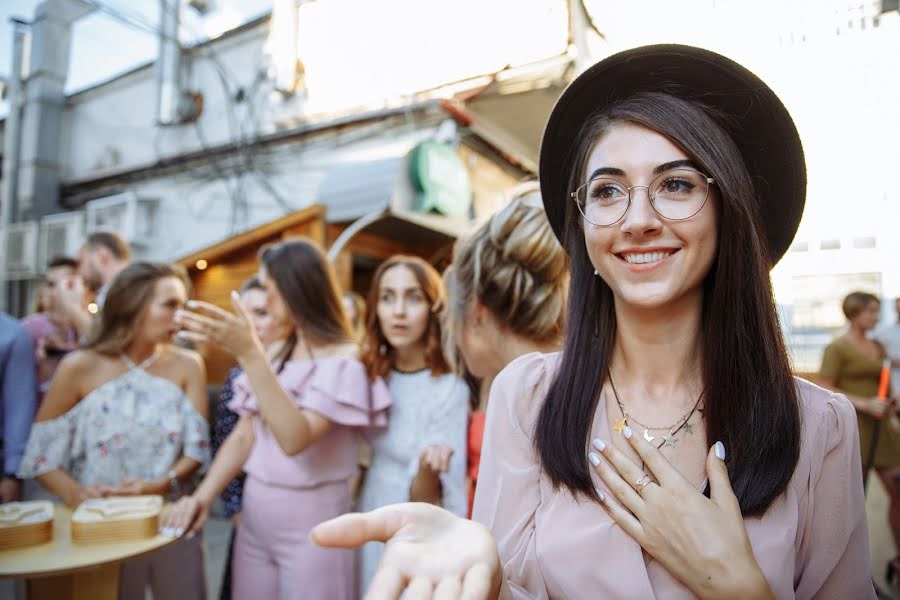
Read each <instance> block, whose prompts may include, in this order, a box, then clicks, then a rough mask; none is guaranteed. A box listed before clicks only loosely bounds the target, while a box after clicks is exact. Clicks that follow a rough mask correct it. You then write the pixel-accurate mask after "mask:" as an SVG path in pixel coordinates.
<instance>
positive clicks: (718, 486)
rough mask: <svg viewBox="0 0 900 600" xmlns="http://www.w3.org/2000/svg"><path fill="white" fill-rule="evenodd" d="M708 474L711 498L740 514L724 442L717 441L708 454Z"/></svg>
mask: <svg viewBox="0 0 900 600" xmlns="http://www.w3.org/2000/svg"><path fill="white" fill-rule="evenodd" d="M706 476H707V478H709V498H710V500H712V501H713V502H715V503H716V504H718V505H719V506H720V507H722V508H725V509H728V510H730V511H731V512H732V513H736V514H740V513H741V505H740V502H738V499H737V496H735V495H734V490H733V489H732V488H731V479H730V478H729V477H728V467H727V466H726V465H725V444H723V443H722V442H716V443H715V444H713V446H712V448H710V449H709V454H707V456H706Z"/></svg>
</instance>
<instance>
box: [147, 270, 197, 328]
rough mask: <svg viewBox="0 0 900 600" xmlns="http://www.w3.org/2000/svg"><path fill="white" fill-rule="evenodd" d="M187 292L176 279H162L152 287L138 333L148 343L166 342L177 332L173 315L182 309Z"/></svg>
mask: <svg viewBox="0 0 900 600" xmlns="http://www.w3.org/2000/svg"><path fill="white" fill-rule="evenodd" d="M186 301H187V292H186V291H185V289H184V284H183V283H182V282H181V280H180V279H178V278H177V277H163V278H162V279H159V280H157V282H156V283H155V284H154V287H153V294H152V296H151V297H150V302H149V303H148V305H147V307H146V308H145V309H144V315H143V318H142V319H141V325H140V329H139V331H140V332H141V336H140V337H141V338H142V339H144V340H146V341H148V342H150V343H155V344H156V343H160V342H168V341H169V340H171V339H172V337H173V336H174V335H175V334H176V333H177V332H178V330H179V328H180V326H179V325H178V324H177V323H176V322H175V313H176V311H178V310H179V309H181V308H184V303H185V302H186Z"/></svg>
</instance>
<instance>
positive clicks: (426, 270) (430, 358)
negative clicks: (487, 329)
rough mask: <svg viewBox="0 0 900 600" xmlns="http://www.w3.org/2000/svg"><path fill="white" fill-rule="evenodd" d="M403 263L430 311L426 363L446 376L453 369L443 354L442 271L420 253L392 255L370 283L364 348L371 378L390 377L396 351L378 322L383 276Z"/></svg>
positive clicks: (444, 302)
mask: <svg viewBox="0 0 900 600" xmlns="http://www.w3.org/2000/svg"><path fill="white" fill-rule="evenodd" d="M397 266H401V267H406V268H407V269H409V270H410V271H411V272H412V274H413V276H414V277H415V278H416V281H417V282H418V284H419V287H420V288H422V293H423V294H424V295H425V299H426V301H427V302H428V305H429V306H430V307H431V311H430V312H429V313H428V325H427V326H426V327H425V333H424V336H423V337H424V338H425V364H426V365H427V366H428V368H429V369H430V370H431V374H432V376H435V377H437V376H438V375H444V374H446V373H449V372H450V366H449V365H448V364H447V359H446V358H445V357H444V350H443V347H442V346H441V319H440V312H441V310H442V309H443V307H444V305H445V304H446V302H447V299H446V296H445V294H444V283H443V281H442V280H441V276H440V274H438V272H437V271H436V270H435V268H434V267H432V266H431V265H430V264H428V263H427V262H425V261H424V260H422V259H421V258H419V257H418V256H405V255H396V256H392V257H390V258H389V259H387V260H386V261H384V262H383V263H381V264H380V265H379V266H378V269H376V270H375V275H374V276H373V277H372V284H371V285H370V286H369V294H368V298H367V299H366V340H365V345H364V350H363V359H362V362H363V364H365V365H366V370H367V371H368V373H369V376H370V377H373V378H374V377H387V376H388V375H389V374H390V372H391V367H393V366H394V360H395V356H394V355H395V352H394V348H393V347H392V346H391V344H390V342H388V341H387V338H386V337H385V335H384V332H383V331H381V323H379V321H378V298H379V296H380V294H381V290H380V289H379V288H380V287H381V279H382V278H383V277H384V274H385V273H386V272H387V271H388V269H392V268H394V267H397Z"/></svg>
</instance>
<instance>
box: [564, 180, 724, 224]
mask: <svg viewBox="0 0 900 600" xmlns="http://www.w3.org/2000/svg"><path fill="white" fill-rule="evenodd" d="M713 184H715V180H714V179H713V178H712V177H708V176H706V175H704V174H703V173H700V172H698V171H694V170H693V169H672V170H669V171H664V172H663V173H660V174H659V175H658V176H657V177H656V178H655V179H654V180H653V181H651V182H650V185H633V186H631V187H628V186H626V185H625V184H624V183H622V182H621V181H616V180H615V179H612V178H610V177H608V176H600V177H595V178H593V179H591V180H590V181H588V182H587V183H585V184H583V185H581V186H579V188H578V189H577V190H575V191H574V192H572V194H571V195H572V198H574V199H575V203H576V204H577V205H578V211H579V212H580V213H581V216H583V217H584V219H585V220H586V221H587V222H588V223H590V224H591V225H596V226H598V227H606V226H609V225H614V224H615V223H617V222H619V221H620V220H621V219H622V217H624V216H625V213H626V212H628V207H629V206H631V198H632V190H635V189H637V188H645V189H646V190H647V194H648V195H649V196H650V205H651V206H652V207H653V210H655V211H656V214H658V215H659V216H661V217H662V218H664V219H667V220H669V221H684V220H685V219H690V218H691V217H693V216H694V215H696V214H697V213H698V212H700V209H701V208H703V206H704V205H705V204H706V199H707V198H708V197H709V187H710V186H711V185H713Z"/></svg>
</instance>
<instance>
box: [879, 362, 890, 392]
mask: <svg viewBox="0 0 900 600" xmlns="http://www.w3.org/2000/svg"><path fill="white" fill-rule="evenodd" d="M890 380H891V360H890V359H888V358H886V359H885V360H884V362H883V363H881V378H880V379H879V380H878V399H879V400H882V401H885V400H887V397H888V383H889V382H890Z"/></svg>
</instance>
